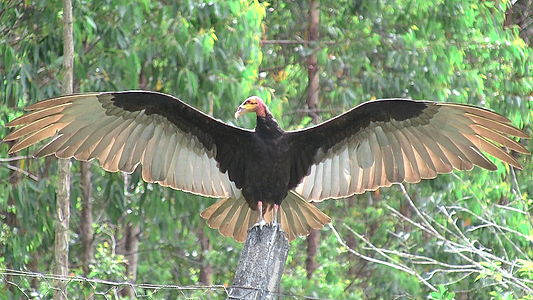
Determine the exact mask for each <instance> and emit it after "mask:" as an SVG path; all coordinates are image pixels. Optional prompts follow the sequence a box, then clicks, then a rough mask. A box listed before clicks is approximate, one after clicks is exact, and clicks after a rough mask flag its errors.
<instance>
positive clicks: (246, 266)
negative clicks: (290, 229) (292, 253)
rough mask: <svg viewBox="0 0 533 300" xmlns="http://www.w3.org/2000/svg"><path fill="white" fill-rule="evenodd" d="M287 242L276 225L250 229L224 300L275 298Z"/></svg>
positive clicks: (284, 259)
mask: <svg viewBox="0 0 533 300" xmlns="http://www.w3.org/2000/svg"><path fill="white" fill-rule="evenodd" d="M288 252H289V242H288V241H287V238H286V237H285V233H284V232H283V231H281V229H280V227H279V225H274V226H270V225H267V226H264V227H263V228H259V227H257V226H256V227H252V228H251V229H250V230H248V237H247V238H246V243H245V244H244V248H243V249H242V252H241V257H240V258H239V264H238V265H237V270H236V271H235V277H234V279H233V286H232V287H230V288H229V295H228V299H254V300H259V299H261V300H263V299H278V298H279V297H278V296H279V283H280V281H281V275H282V274H283V268H284V267H285V261H286V260H287V254H288Z"/></svg>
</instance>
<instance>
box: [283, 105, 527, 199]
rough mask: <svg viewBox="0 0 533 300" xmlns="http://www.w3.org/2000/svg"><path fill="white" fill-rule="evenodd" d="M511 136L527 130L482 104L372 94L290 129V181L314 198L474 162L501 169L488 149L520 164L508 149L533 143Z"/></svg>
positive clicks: (411, 179) (358, 190)
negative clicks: (371, 97) (335, 112)
mask: <svg viewBox="0 0 533 300" xmlns="http://www.w3.org/2000/svg"><path fill="white" fill-rule="evenodd" d="M513 136H514V137H521V138H528V136H527V135H526V134H525V133H523V132H522V131H520V130H519V129H517V128H515V127H514V126H512V124H511V122H510V121H509V120H508V119H507V118H505V117H503V116H501V115H499V114H496V113H494V112H491V111H489V110H486V109H481V108H478V107H473V106H468V105H461V104H452V103H435V102H427V101H413V100H402V99H389V100H379V101H371V102H367V103H363V104H361V105H359V106H358V107H356V108H354V109H352V110H350V111H348V112H346V113H344V114H342V115H340V116H338V117H336V118H333V119H331V120H329V121H326V122H325V123H322V124H319V125H317V126H314V127H310V128H307V129H303V130H299V131H292V132H289V133H288V134H287V139H288V141H289V143H290V144H291V147H292V149H295V150H294V151H293V157H292V162H293V165H292V166H291V181H290V187H291V188H295V191H296V192H298V193H299V194H301V195H302V196H303V197H304V198H305V199H306V200H308V201H322V200H324V199H327V198H343V197H347V196H350V195H353V194H360V193H364V192H365V191H368V190H375V189H377V188H379V187H382V186H390V185H391V184H393V183H400V182H404V181H406V182H418V181H420V180H421V179H426V178H434V177H436V176H437V174H439V173H449V172H451V171H452V170H453V169H457V170H470V169H472V168H473V166H474V165H477V166H480V167H482V168H485V169H489V170H494V169H496V166H495V165H494V164H493V163H492V162H491V161H490V160H488V159H487V158H486V157H485V156H484V155H483V153H482V152H486V153H488V154H490V155H492V156H494V157H496V158H498V159H500V160H502V161H504V162H506V163H508V164H510V165H512V166H514V167H517V168H520V164H519V163H518V162H517V161H516V159H515V158H513V157H512V156H511V155H509V153H508V152H507V150H514V151H517V152H520V153H528V151H527V150H526V149H525V148H524V147H523V146H522V145H520V144H519V143H517V142H516V141H514V140H512V139H511V138H510V137H513ZM502 146H503V148H502Z"/></svg>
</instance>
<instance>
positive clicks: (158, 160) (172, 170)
mask: <svg viewBox="0 0 533 300" xmlns="http://www.w3.org/2000/svg"><path fill="white" fill-rule="evenodd" d="M106 102H107V103H106ZM104 107H108V110H107V113H106V109H105V108H104ZM28 110H32V112H30V113H29V114H27V115H25V116H23V117H21V118H19V119H16V120H14V121H13V122H11V123H10V124H9V125H10V126H20V127H19V128H17V129H16V130H15V131H13V132H12V133H11V134H10V135H8V136H7V137H6V138H5V140H16V143H15V145H14V146H13V148H12V151H18V150H20V149H23V148H26V147H28V146H30V145H33V144H35V143H37V142H39V141H42V140H44V139H47V138H50V137H52V140H51V141H50V142H49V143H47V144H46V145H45V146H44V147H43V148H41V149H40V150H39V151H38V152H37V154H36V156H45V155H50V154H55V155H56V156H57V157H60V158H70V157H74V158H76V159H78V160H84V161H88V160H91V159H94V158H96V159H98V161H99V162H100V164H101V165H102V167H103V168H104V169H105V170H107V171H110V172H116V171H123V172H128V173H129V172H133V171H134V170H135V168H136V167H137V166H138V165H139V164H141V165H142V166H143V167H142V176H143V179H144V180H145V181H147V182H156V183H159V184H161V185H163V186H169V187H172V188H175V189H179V190H183V191H187V192H190V193H194V194H200V195H204V196H209V197H217V198H222V197H234V198H238V197H240V196H241V191H240V190H239V189H238V188H237V187H236V186H235V184H234V183H233V182H232V181H230V180H229V176H228V174H227V172H226V173H221V172H220V170H219V169H218V167H217V162H216V160H215V159H214V158H213V155H214V151H211V152H208V151H207V150H206V149H205V148H204V147H203V145H202V144H201V143H200V142H199V141H198V140H197V139H196V137H194V136H193V135H191V134H188V133H185V132H183V131H181V130H180V129H178V128H177V127H176V126H175V125H174V124H172V123H170V122H169V121H168V120H166V119H165V118H164V117H162V116H160V115H155V114H152V115H146V114H145V111H144V110H142V111H135V112H129V111H125V110H123V109H121V108H119V107H115V106H113V105H112V104H111V103H110V100H109V99H107V98H105V97H99V94H86V95H75V96H65V97H60V98H54V99H50V100H47V101H43V102H39V103H36V104H34V105H32V106H30V107H29V108H28Z"/></svg>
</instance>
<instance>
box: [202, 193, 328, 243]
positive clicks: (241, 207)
mask: <svg viewBox="0 0 533 300" xmlns="http://www.w3.org/2000/svg"><path fill="white" fill-rule="evenodd" d="M272 214H273V209H271V207H270V208H269V209H267V211H266V213H265V215H264V219H265V221H266V222H268V223H270V222H272ZM200 215H201V216H202V218H204V219H206V220H207V225H209V227H211V228H213V229H218V231H219V232H220V233H221V234H222V235H224V236H227V237H232V238H234V239H235V240H236V241H238V242H244V241H245V240H246V235H247V233H248V229H249V228H250V227H252V226H253V224H254V223H255V222H256V221H257V212H256V211H253V210H252V209H251V208H250V207H249V206H248V203H246V200H244V198H243V197H240V198H238V199H234V198H226V199H222V200H220V201H218V202H216V203H215V204H213V205H211V206H209V207H208V208H207V209H206V210H204V211H203V212H202V213H201V214H200ZM279 217H280V218H279V222H280V223H281V228H282V229H283V231H284V232H285V233H286V234H287V238H288V240H289V241H292V240H294V239H295V238H297V237H299V236H306V235H308V234H309V232H310V231H311V229H320V228H322V227H323V226H324V225H325V224H327V223H329V222H331V219H330V218H329V217H328V216H327V215H326V214H324V213H323V212H321V211H320V210H319V209H318V208H316V207H315V206H314V205H313V204H311V203H309V202H307V201H305V200H304V199H303V198H302V197H300V196H299V195H298V194H297V193H295V192H294V191H290V192H289V194H288V195H287V197H286V198H285V199H284V200H283V202H282V203H281V206H280V212H279Z"/></svg>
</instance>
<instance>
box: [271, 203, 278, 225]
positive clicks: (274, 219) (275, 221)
mask: <svg viewBox="0 0 533 300" xmlns="http://www.w3.org/2000/svg"><path fill="white" fill-rule="evenodd" d="M278 211H279V204H274V211H273V212H272V214H273V215H272V225H276V224H278Z"/></svg>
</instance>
